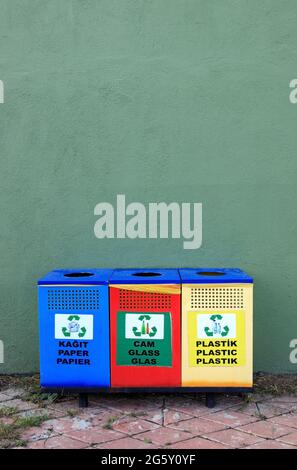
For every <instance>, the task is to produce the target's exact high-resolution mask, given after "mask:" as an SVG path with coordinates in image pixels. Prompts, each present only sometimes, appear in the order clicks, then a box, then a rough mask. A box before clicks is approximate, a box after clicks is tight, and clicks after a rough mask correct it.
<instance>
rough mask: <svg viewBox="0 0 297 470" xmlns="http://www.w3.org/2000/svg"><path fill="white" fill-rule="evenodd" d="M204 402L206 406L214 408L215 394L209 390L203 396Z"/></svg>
mask: <svg viewBox="0 0 297 470" xmlns="http://www.w3.org/2000/svg"><path fill="white" fill-rule="evenodd" d="M205 404H206V406H207V408H214V407H215V406H216V394H215V393H212V392H209V393H207V394H206V397H205Z"/></svg>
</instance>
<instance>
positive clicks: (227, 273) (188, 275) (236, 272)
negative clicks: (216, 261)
mask: <svg viewBox="0 0 297 470" xmlns="http://www.w3.org/2000/svg"><path fill="white" fill-rule="evenodd" d="M179 274H180V277H181V280H182V282H183V283H188V284H210V283H212V284H217V283H220V284H223V283H225V282H226V283H227V282H241V283H252V282H253V278H252V277H250V276H249V275H248V274H247V273H245V272H244V271H242V270H241V269H239V268H184V269H179Z"/></svg>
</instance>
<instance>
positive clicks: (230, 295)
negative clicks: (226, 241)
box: [179, 268, 253, 390]
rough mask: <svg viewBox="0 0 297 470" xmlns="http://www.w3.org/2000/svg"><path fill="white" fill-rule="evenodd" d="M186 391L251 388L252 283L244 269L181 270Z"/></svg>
mask: <svg viewBox="0 0 297 470" xmlns="http://www.w3.org/2000/svg"><path fill="white" fill-rule="evenodd" d="M179 273H180V277H181V282H182V387H206V388H210V389H212V388H227V389H229V388H230V389H232V390H234V389H236V388H238V389H240V390H241V389H250V388H251V387H252V384H253V279H252V278H251V277H250V276H249V275H248V274H246V273H245V272H243V271H241V270H240V269H236V268H234V269H231V268H230V269H221V268H218V269H216V268H211V269H210V268H197V269H180V270H179Z"/></svg>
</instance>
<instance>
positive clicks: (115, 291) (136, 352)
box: [110, 284, 181, 388]
mask: <svg viewBox="0 0 297 470" xmlns="http://www.w3.org/2000/svg"><path fill="white" fill-rule="evenodd" d="M110 333H111V335H110V340H111V385H112V387H134V388H137V387H178V386H180V385H181V337H180V335H181V333H180V285H161V284H160V285H156V284H137V285H132V284H126V285H120V284H116V285H111V286H110Z"/></svg>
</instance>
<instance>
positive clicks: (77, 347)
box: [38, 269, 113, 389]
mask: <svg viewBox="0 0 297 470" xmlns="http://www.w3.org/2000/svg"><path fill="white" fill-rule="evenodd" d="M112 272H113V270H111V269H79V270H77V269H75V270H74V269H73V270H71V269H57V270H54V271H51V272H50V273H48V274H47V275H46V276H44V277H43V278H41V279H39V281H38V307H39V330H40V383H41V386H42V387H44V388H58V389H61V388H66V389H67V388H68V389H71V388H73V389H75V388H76V389H77V388H79V389H85V388H93V387H109V386H110V352H109V351H110V347H109V298H108V281H109V278H110V276H111V274H112Z"/></svg>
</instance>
